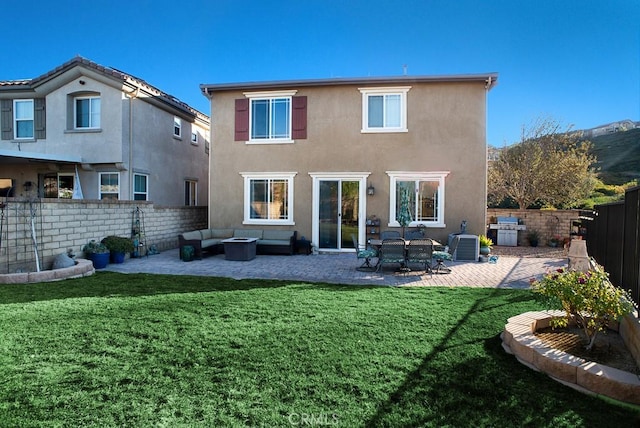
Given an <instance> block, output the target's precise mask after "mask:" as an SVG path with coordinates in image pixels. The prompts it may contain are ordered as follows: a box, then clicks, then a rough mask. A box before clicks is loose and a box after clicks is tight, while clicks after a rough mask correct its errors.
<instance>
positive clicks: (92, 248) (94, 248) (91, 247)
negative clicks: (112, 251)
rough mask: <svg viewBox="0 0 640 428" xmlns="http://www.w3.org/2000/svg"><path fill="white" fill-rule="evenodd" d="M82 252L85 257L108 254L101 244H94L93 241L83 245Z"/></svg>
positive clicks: (104, 246)
mask: <svg viewBox="0 0 640 428" xmlns="http://www.w3.org/2000/svg"><path fill="white" fill-rule="evenodd" d="M82 251H83V252H84V253H85V254H87V255H89V254H103V253H108V252H109V249H108V248H107V247H106V245H104V244H103V243H101V242H96V240H95V239H92V240H91V241H89V242H87V243H86V244H85V245H84V247H82Z"/></svg>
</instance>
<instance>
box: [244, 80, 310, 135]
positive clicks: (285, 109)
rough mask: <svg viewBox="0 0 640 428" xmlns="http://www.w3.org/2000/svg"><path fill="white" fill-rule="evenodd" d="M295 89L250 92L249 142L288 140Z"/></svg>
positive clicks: (248, 94)
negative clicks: (292, 98)
mask: <svg viewBox="0 0 640 428" xmlns="http://www.w3.org/2000/svg"><path fill="white" fill-rule="evenodd" d="M296 92H297V91H278V92H250V93H245V94H244V95H245V96H246V97H247V98H249V142H258V143H265V142H276V143H283V142H290V143H293V141H292V139H291V97H293V96H294V95H295V94H296Z"/></svg>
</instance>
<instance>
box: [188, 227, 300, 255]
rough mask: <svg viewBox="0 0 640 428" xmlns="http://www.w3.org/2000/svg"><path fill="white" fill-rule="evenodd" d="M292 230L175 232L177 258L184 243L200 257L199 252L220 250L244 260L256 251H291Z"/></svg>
mask: <svg viewBox="0 0 640 428" xmlns="http://www.w3.org/2000/svg"><path fill="white" fill-rule="evenodd" d="M296 237H297V232H296V231H295V230H270V229H265V230H262V229H201V230H194V231H191V232H184V233H181V234H179V235H178V245H179V247H180V251H179V254H180V259H181V260H185V257H183V252H184V251H183V249H184V248H185V247H192V248H193V254H192V255H193V256H194V257H195V258H197V259H201V258H202V253H203V252H205V251H206V252H209V253H213V254H220V253H224V254H225V258H226V259H227V260H237V261H247V260H251V259H253V258H255V256H256V254H285V255H293V254H294V251H295V249H296V242H297V241H296Z"/></svg>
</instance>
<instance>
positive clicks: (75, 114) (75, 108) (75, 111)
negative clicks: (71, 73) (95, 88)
mask: <svg viewBox="0 0 640 428" xmlns="http://www.w3.org/2000/svg"><path fill="white" fill-rule="evenodd" d="M82 100H89V126H78V101H82ZM92 100H98V101H100V108H99V110H100V113H99V115H98V122H99V123H98V124H97V125H96V124H94V123H93V120H92V117H93V106H92V104H91V101H92ZM101 126H102V98H101V97H100V95H86V96H81V97H73V129H74V130H78V131H86V130H91V129H100V127H101Z"/></svg>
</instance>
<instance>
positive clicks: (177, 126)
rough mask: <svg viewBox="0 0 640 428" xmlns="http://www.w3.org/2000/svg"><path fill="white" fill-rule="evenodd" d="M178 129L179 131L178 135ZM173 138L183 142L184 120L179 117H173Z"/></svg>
mask: <svg viewBox="0 0 640 428" xmlns="http://www.w3.org/2000/svg"><path fill="white" fill-rule="evenodd" d="M176 129H177V130H178V133H177V134H176ZM173 137H174V138H178V139H180V140H182V119H180V118H179V117H178V116H173Z"/></svg>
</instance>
